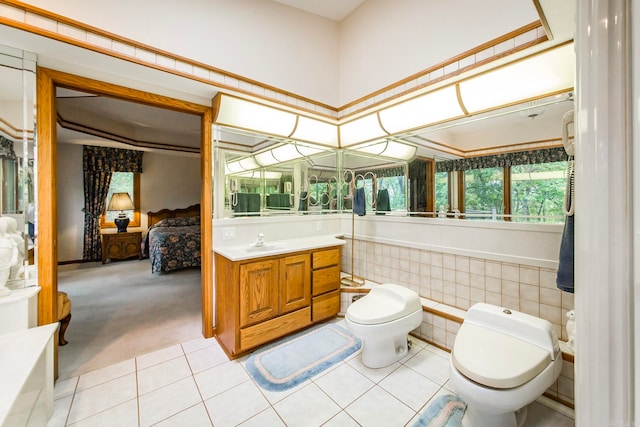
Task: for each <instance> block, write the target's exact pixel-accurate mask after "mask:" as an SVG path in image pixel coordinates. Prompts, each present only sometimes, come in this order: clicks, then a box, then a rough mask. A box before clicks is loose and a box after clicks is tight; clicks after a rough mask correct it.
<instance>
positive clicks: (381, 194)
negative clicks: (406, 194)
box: [376, 188, 391, 215]
mask: <svg viewBox="0 0 640 427" xmlns="http://www.w3.org/2000/svg"><path fill="white" fill-rule="evenodd" d="M390 210H391V201H390V200H389V190H387V189H386V188H382V189H380V190H378V195H377V196H376V211H377V212H376V215H384V212H385V211H386V212H389V211H390Z"/></svg>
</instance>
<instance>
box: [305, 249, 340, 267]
mask: <svg viewBox="0 0 640 427" xmlns="http://www.w3.org/2000/svg"><path fill="white" fill-rule="evenodd" d="M330 265H340V249H339V248H335V249H328V250H325V251H317V252H314V253H313V260H312V263H311V268H314V269H316V268H322V267H328V266H330Z"/></svg>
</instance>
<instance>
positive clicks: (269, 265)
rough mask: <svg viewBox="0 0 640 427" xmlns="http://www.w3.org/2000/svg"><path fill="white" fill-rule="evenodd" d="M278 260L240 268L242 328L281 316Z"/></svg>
mask: <svg viewBox="0 0 640 427" xmlns="http://www.w3.org/2000/svg"><path fill="white" fill-rule="evenodd" d="M278 267H279V263H278V260H277V259H271V260H265V261H256V262H252V263H248V264H243V265H241V266H240V327H244V326H248V325H253V324H255V323H258V322H262V321H264V320H267V319H270V318H272V317H274V316H277V315H278V314H279V310H278Z"/></svg>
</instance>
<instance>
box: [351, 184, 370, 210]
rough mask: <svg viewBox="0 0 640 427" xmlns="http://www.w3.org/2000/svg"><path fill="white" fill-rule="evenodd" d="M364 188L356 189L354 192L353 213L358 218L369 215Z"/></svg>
mask: <svg viewBox="0 0 640 427" xmlns="http://www.w3.org/2000/svg"><path fill="white" fill-rule="evenodd" d="M365 197H366V196H365V194H364V188H362V187H360V188H356V191H354V192H353V213H354V214H356V215H358V216H364V215H366V214H367V200H366V198H365Z"/></svg>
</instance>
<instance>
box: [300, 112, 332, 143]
mask: <svg viewBox="0 0 640 427" xmlns="http://www.w3.org/2000/svg"><path fill="white" fill-rule="evenodd" d="M291 139H295V140H298V141H307V142H315V143H317V144H323V145H329V146H331V147H337V146H338V126H337V125H335V124H331V123H327V122H323V121H320V120H315V119H311V118H309V117H304V116H298V125H297V126H296V130H295V131H294V132H293V135H291Z"/></svg>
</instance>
